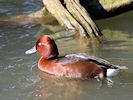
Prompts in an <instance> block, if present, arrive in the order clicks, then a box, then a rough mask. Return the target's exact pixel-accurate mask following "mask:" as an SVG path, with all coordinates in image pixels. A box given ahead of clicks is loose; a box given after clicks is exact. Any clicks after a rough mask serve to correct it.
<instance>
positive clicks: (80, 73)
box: [36, 35, 103, 78]
mask: <svg viewBox="0 0 133 100" xmlns="http://www.w3.org/2000/svg"><path fill="white" fill-rule="evenodd" d="M36 49H37V51H38V52H39V53H40V54H41V55H42V57H41V58H40V60H39V62H38V67H39V69H40V70H41V71H44V72H47V73H49V74H53V75H56V76H64V77H70V78H88V77H91V78H94V77H95V76H99V77H100V78H102V77H103V69H102V68H101V67H99V65H97V64H95V63H94V62H92V61H89V60H85V59H79V58H76V57H75V58H71V57H65V56H64V57H58V49H57V46H56V44H55V42H54V40H53V39H51V38H50V37H49V36H48V35H44V36H43V37H41V38H40V39H39V40H38V41H37V43H36ZM101 74H102V75H101Z"/></svg>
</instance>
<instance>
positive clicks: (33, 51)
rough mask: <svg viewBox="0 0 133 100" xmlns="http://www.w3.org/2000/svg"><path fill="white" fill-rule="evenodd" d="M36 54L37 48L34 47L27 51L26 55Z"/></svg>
mask: <svg viewBox="0 0 133 100" xmlns="http://www.w3.org/2000/svg"><path fill="white" fill-rule="evenodd" d="M35 52H36V46H34V47H32V48H31V49H29V50H27V51H25V54H32V53H35Z"/></svg>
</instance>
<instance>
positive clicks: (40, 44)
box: [38, 42, 47, 46]
mask: <svg viewBox="0 0 133 100" xmlns="http://www.w3.org/2000/svg"><path fill="white" fill-rule="evenodd" d="M46 44H47V43H41V42H39V43H38V45H39V46H42V45H43V46H44V45H46Z"/></svg>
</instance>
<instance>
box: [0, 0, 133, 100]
mask: <svg viewBox="0 0 133 100" xmlns="http://www.w3.org/2000/svg"><path fill="white" fill-rule="evenodd" d="M36 3H37V4H38V6H36ZM41 6H42V5H41V3H40V0H19V1H17V0H6V1H5V0H0V16H6V15H17V14H28V13H29V12H32V11H36V10H38V9H40V8H41ZM14 9H15V10H14ZM97 24H98V25H99V26H100V29H102V32H103V33H104V35H105V37H106V39H107V41H106V42H105V43H104V44H103V45H99V44H97V43H93V42H95V41H90V42H89V44H88V45H87V46H86V44H85V43H83V41H80V40H79V38H75V37H74V36H73V34H70V32H67V31H64V32H63V34H61V35H54V34H52V36H53V37H54V39H55V40H56V43H57V45H58V47H59V52H60V55H65V54H68V53H76V52H85V53H87V54H90V55H95V56H98V57H101V58H104V59H106V60H109V61H110V62H113V63H114V64H120V65H125V66H127V67H128V68H129V69H128V70H126V71H125V72H123V73H121V74H119V75H118V76H116V77H114V78H112V80H113V81H114V82H115V83H114V85H113V87H108V86H107V85H106V84H104V85H103V87H102V88H99V82H97V80H95V79H88V80H82V79H79V80H78V79H76V80H75V79H65V78H57V77H54V76H51V75H49V74H45V73H42V72H41V71H39V70H38V68H37V61H38V59H39V55H38V54H33V55H25V53H24V52H25V51H26V50H27V49H29V48H30V47H32V46H33V45H34V44H35V42H36V32H38V31H40V30H42V27H41V26H39V25H33V26H32V25H31V24H30V25H26V26H8V27H7V25H3V26H2V27H1V28H0V100H97V99H98V100H133V96H132V95H133V67H132V65H133V62H132V61H133V28H132V26H133V12H129V13H126V14H123V15H120V16H118V17H115V18H110V19H106V20H101V21H97ZM43 33H48V30H47V29H45V28H44V30H43Z"/></svg>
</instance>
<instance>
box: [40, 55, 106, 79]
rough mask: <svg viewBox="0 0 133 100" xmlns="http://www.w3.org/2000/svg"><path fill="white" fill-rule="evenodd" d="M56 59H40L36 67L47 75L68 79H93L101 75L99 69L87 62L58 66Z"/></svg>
mask: <svg viewBox="0 0 133 100" xmlns="http://www.w3.org/2000/svg"><path fill="white" fill-rule="evenodd" d="M57 59H58V58H56V59H54V60H47V59H45V58H43V57H41V58H40V60H39V62H38V67H39V69H40V70H42V71H44V72H47V73H49V74H53V75H57V76H64V77H70V78H71V77H72V78H81V77H82V78H89V77H90V78H94V77H95V76H99V74H100V73H103V70H102V68H101V67H98V65H96V64H94V63H93V62H90V61H87V60H85V61H78V62H75V63H72V64H60V63H58V62H57Z"/></svg>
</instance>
